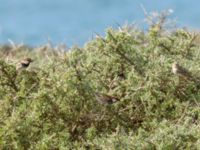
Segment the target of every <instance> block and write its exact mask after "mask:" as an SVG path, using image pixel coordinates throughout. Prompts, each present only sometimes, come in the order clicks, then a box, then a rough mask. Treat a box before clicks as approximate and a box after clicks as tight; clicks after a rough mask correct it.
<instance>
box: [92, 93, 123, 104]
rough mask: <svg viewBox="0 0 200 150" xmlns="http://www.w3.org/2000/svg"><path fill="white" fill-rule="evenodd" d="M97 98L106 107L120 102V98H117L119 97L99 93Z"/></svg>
mask: <svg viewBox="0 0 200 150" xmlns="http://www.w3.org/2000/svg"><path fill="white" fill-rule="evenodd" d="M95 98H96V100H97V101H98V102H99V103H101V104H105V105H111V104H113V103H115V102H117V101H119V98H117V97H114V96H110V95H107V94H102V93H98V92H96V93H95Z"/></svg>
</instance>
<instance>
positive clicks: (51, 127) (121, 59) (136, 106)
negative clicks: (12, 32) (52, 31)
mask: <svg viewBox="0 0 200 150" xmlns="http://www.w3.org/2000/svg"><path fill="white" fill-rule="evenodd" d="M197 40H198V37H197V36H196V35H194V34H193V33H192V32H188V31H186V30H182V29H176V30H173V31H171V32H163V29H161V28H155V26H154V27H152V29H150V30H149V31H148V32H143V31H141V30H139V29H136V28H133V27H130V28H129V27H125V28H121V29H120V30H113V29H109V30H107V32H106V36H105V37H99V36H97V37H96V38H95V39H93V40H92V41H90V42H88V43H87V44H86V45H85V46H84V47H83V48H78V47H73V48H71V49H70V50H68V51H66V48H65V47H64V46H62V45H60V46H57V47H52V46H49V45H45V46H41V47H36V48H31V47H28V46H24V45H3V46H1V47H0V58H1V60H0V149H34V150H35V149H200V146H199V145H200V140H199V139H200V126H199V123H200V118H199V117H200V116H199V115H200V109H199V108H200V107H199V106H200V89H199V86H198V84H199V83H196V82H194V81H190V80H185V79H183V78H180V77H179V76H178V75H175V74H173V73H172V71H171V65H172V63H173V62H175V61H176V62H178V63H179V64H180V65H182V66H184V67H185V68H187V69H188V70H189V71H190V72H191V73H192V74H193V75H194V76H195V77H197V78H198V77H200V70H199V64H200V56H199V55H200V53H199V52H200V51H199V46H198V41H197ZM23 57H31V58H33V59H34V60H35V61H34V62H33V63H32V64H31V65H30V67H29V68H28V69H27V70H24V71H22V72H17V71H16V68H15V66H16V63H17V62H18V61H19V60H20V59H22V58H23ZM95 92H100V93H104V94H107V95H111V96H115V97H117V98H119V99H120V101H119V102H116V103H114V104H112V105H103V104H100V103H98V102H97V101H96V98H95V96H94V93H95Z"/></svg>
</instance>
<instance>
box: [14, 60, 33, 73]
mask: <svg viewBox="0 0 200 150" xmlns="http://www.w3.org/2000/svg"><path fill="white" fill-rule="evenodd" d="M31 62H33V60H32V59H31V58H25V59H23V60H21V61H20V63H19V65H18V66H17V67H16V69H17V71H20V70H24V69H26V68H28V66H29V65H30V63H31Z"/></svg>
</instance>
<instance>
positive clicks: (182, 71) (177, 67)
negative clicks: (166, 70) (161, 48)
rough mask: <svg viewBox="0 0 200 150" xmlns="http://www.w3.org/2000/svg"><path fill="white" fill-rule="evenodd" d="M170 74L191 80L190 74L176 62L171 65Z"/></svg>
mask: <svg viewBox="0 0 200 150" xmlns="http://www.w3.org/2000/svg"><path fill="white" fill-rule="evenodd" d="M172 72H173V73H174V74H176V75H179V76H182V77H185V78H187V79H193V76H192V74H191V72H189V71H188V70H187V69H185V68H183V67H182V66H180V65H179V64H178V63H177V62H174V63H173V64H172Z"/></svg>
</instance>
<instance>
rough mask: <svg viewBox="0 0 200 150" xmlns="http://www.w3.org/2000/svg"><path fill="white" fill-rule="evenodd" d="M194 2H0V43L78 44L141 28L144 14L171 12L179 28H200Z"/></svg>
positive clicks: (3, 0)
mask: <svg viewBox="0 0 200 150" xmlns="http://www.w3.org/2000/svg"><path fill="white" fill-rule="evenodd" d="M199 4H200V1H198V0H190V1H189V0H165V1H164V0H163V1H161V0H0V43H7V42H8V41H9V40H12V41H13V42H15V43H21V42H23V43H25V44H29V45H33V46H34V45H36V46H37V45H42V44H44V43H47V41H48V40H50V41H52V43H54V44H59V43H65V44H66V45H67V46H69V47H70V46H72V45H80V46H82V45H83V44H84V43H85V42H87V41H89V40H90V39H92V37H93V35H94V33H98V34H101V35H103V34H104V33H105V29H106V28H108V27H117V26H118V25H119V24H120V25H123V24H125V23H135V22H136V23H138V24H139V25H140V26H141V27H143V26H145V22H144V21H143V20H144V18H145V16H144V13H143V10H142V8H141V5H143V6H144V7H145V9H146V10H147V11H148V12H152V11H161V10H167V9H172V10H173V11H174V13H173V14H172V15H171V18H174V19H176V20H177V24H178V25H179V26H186V27H191V28H197V29H198V28H199V27H200V7H199V6H200V5H199Z"/></svg>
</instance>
